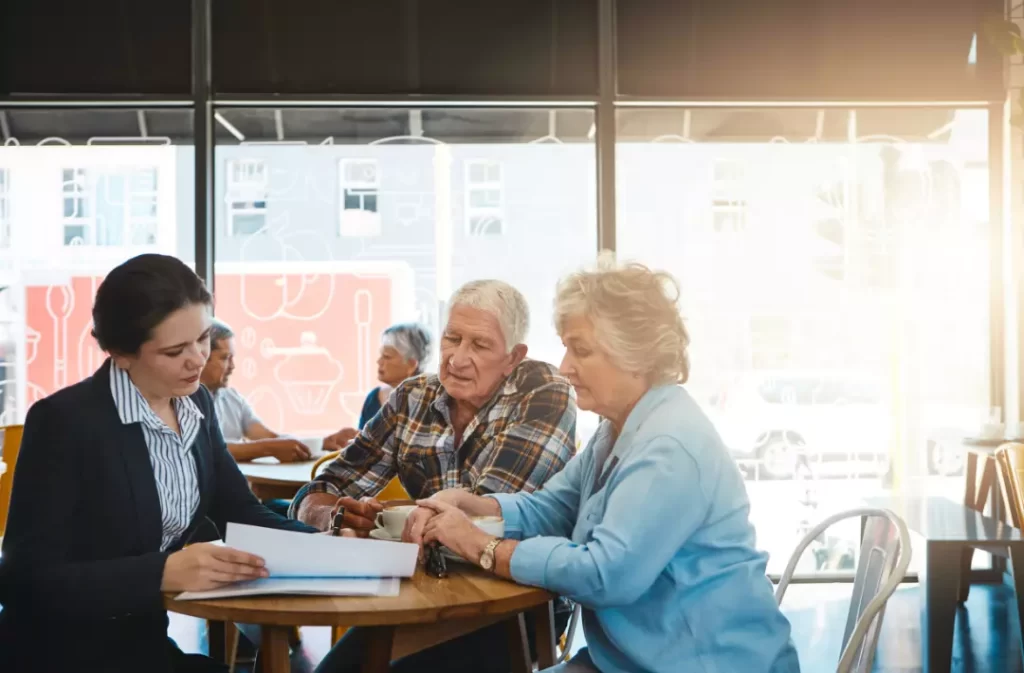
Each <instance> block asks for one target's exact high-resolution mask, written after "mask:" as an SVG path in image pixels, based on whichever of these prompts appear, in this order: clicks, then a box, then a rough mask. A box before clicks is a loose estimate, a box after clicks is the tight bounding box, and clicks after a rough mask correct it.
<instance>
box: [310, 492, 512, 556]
mask: <svg viewBox="0 0 1024 673" xmlns="http://www.w3.org/2000/svg"><path fill="white" fill-rule="evenodd" d="M466 495H467V492H466V491H465V490H463V489H448V490H445V491H441V492H439V493H436V494H435V495H434V496H433V497H431V498H428V499H424V500H417V501H416V504H417V505H418V507H417V508H416V509H415V510H413V512H412V513H411V514H410V515H409V518H408V519H406V521H405V529H404V530H403V531H402V541H403V542H409V543H412V544H415V545H419V547H420V559H421V560H422V558H423V546H424V545H426V544H430V543H434V542H437V543H439V544H442V545H444V546H445V547H448V549H450V550H452V551H453V552H454V553H456V554H458V555H459V556H461V557H462V558H464V559H466V560H468V561H470V562H473V563H475V562H476V561H477V559H478V558H479V557H480V554H481V553H482V551H483V548H484V547H486V546H487V543H488V542H489V541H490V540H491V539H492V538H491V536H490V535H488V534H487V533H485V532H484V531H482V530H481V529H480V528H479V527H477V526H476V525H475V524H474V523H473V522H472V521H471V520H470V518H469V516H468V515H467V514H466V513H465V512H463V511H462V509H460V508H459V503H460V501H461V499H462V498H463V497H465V496H466ZM338 504H340V505H341V506H343V507H344V508H345V527H346V528H347V529H350V530H351V531H353V533H349V535H352V534H354V535H356V536H359V537H367V536H368V535H369V534H370V531H372V530H373V529H374V528H376V527H377V524H376V519H377V515H378V514H379V513H380V512H382V511H384V505H382V504H381V503H380V502H379V501H378V500H377V499H376V498H362V499H360V500H356V499H354V498H348V497H343V498H341V499H340V500H339V501H338ZM323 527H324V526H321V528H323ZM346 532H347V531H346Z"/></svg>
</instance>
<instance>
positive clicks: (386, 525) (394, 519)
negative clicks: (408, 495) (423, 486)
mask: <svg viewBox="0 0 1024 673" xmlns="http://www.w3.org/2000/svg"><path fill="white" fill-rule="evenodd" d="M415 509H416V505H398V506H397V507H388V508H387V509H385V510H384V511H383V512H381V513H380V514H378V515H377V519H376V522H375V523H376V524H377V528H380V529H383V530H384V532H385V533H387V534H388V535H390V536H391V537H402V531H403V530H405V520H406V519H408V518H409V515H410V514H412V513H413V510H415Z"/></svg>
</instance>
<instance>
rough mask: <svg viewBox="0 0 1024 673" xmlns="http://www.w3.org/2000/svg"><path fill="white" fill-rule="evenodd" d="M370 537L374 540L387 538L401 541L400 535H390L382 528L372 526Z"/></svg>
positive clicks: (389, 540) (392, 540)
mask: <svg viewBox="0 0 1024 673" xmlns="http://www.w3.org/2000/svg"><path fill="white" fill-rule="evenodd" d="M370 537H372V538H373V539H374V540H387V541H388V542H401V541H402V538H401V537H391V535H390V534H389V533H388V532H387V531H386V530H384V529H383V528H374V529H373V530H371V531H370Z"/></svg>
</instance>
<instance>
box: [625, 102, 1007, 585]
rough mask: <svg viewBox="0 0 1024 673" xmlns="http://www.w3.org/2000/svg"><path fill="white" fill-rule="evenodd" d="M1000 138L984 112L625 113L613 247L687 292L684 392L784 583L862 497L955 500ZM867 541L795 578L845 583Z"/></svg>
mask: <svg viewBox="0 0 1024 673" xmlns="http://www.w3.org/2000/svg"><path fill="white" fill-rule="evenodd" d="M986 129H987V118H986V113H985V111H984V110H922V109H913V110H911V109H902V110H893V109H868V110H839V109H828V110H820V111H819V110H808V109H790V110H773V109H757V110H712V109H694V110H642V109H632V110H623V111H620V113H619V117H618V131H619V136H618V145H617V161H618V163H617V168H618V193H617V195H618V226H617V246H618V255H619V257H620V258H621V259H636V260H639V261H643V262H645V263H647V264H650V265H652V266H655V267H660V268H664V269H667V270H668V271H670V272H672V273H673V274H674V275H675V276H676V277H677V278H678V279H679V281H680V283H681V285H682V293H683V294H682V297H683V310H684V313H685V315H686V318H687V324H688V326H689V329H690V331H691V336H692V340H693V345H692V353H691V357H692V363H693V365H692V375H691V379H690V381H689V383H688V384H687V388H688V389H689V390H690V392H691V393H692V394H693V395H694V396H695V397H696V398H697V399H698V400H699V401H700V402H701V403H702V404H703V405H704V408H705V409H706V411H707V412H708V414H709V415H710V416H711V418H712V419H713V420H714V422H715V424H716V426H717V428H718V430H719V431H720V433H721V435H722V437H723V438H724V440H725V441H726V443H727V444H728V446H729V449H730V451H731V452H732V454H733V456H734V457H735V458H736V460H737V461H738V462H739V463H740V464H741V466H742V468H743V470H744V471H745V474H746V476H747V479H748V490H749V493H750V497H751V503H752V508H751V517H752V519H753V521H754V523H755V525H756V527H757V529H758V533H759V535H758V538H759V545H760V546H761V547H763V548H765V549H767V550H768V551H769V552H770V553H771V555H772V557H771V562H770V565H769V570H770V571H772V572H780V571H781V570H782V569H783V566H784V564H785V562H786V560H787V558H788V554H789V553H790V551H791V550H792V549H793V546H794V544H795V543H796V541H797V540H798V539H799V538H800V537H801V536H802V534H803V533H804V532H805V531H806V529H807V527H808V525H810V524H813V523H815V522H816V521H818V520H820V519H821V518H823V517H824V516H825V515H826V514H829V513H831V512H834V511H838V510H842V509H845V508H850V507H854V506H857V505H858V504H859V503H862V502H863V499H864V498H869V497H871V496H872V495H883V494H886V493H888V492H890V491H897V492H904V493H907V492H910V493H914V492H931V493H936V494H942V495H947V496H950V497H952V498H954V499H955V498H957V497H959V496H960V493H962V490H963V477H962V476H959V475H961V471H962V466H963V454H962V446H961V444H960V440H961V439H962V438H963V437H964V436H967V435H975V434H977V433H978V432H980V431H981V428H982V424H983V423H984V422H985V421H986V420H987V418H988V416H989V414H990V413H991V410H990V409H989V369H990V366H989V259H990V257H989V255H990V251H989V236H988V232H989V218H988V203H989V201H988V198H989V197H988V160H987V147H988V145H987V135H986V133H987V130H986ZM680 130H684V132H683V133H682V134H680ZM856 535H857V530H856V525H855V524H854V525H853V526H852V528H851V529H850V530H849V531H848V535H847V536H846V537H843V538H842V539H841V538H840V537H836V538H830V539H828V540H823V541H822V544H821V546H820V548H819V549H818V550H817V551H816V553H815V554H814V555H811V556H808V559H809V560H808V565H806V566H805V567H803V568H802V569H801V570H802V571H804V572H815V571H821V572H825V571H844V570H851V569H852V567H853V565H852V563H853V560H854V550H855V549H856V546H857V545H856V542H855V541H856Z"/></svg>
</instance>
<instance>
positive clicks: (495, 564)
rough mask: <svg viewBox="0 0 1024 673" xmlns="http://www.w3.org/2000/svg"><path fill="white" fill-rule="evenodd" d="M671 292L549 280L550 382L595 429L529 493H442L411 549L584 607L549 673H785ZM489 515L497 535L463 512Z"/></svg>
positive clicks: (635, 276)
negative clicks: (696, 396)
mask: <svg viewBox="0 0 1024 673" xmlns="http://www.w3.org/2000/svg"><path fill="white" fill-rule="evenodd" d="M678 295H679V290H678V287H677V286H676V284H675V281H674V280H673V279H672V278H671V276H668V275H667V274H664V273H656V272H653V271H651V270H649V269H647V268H646V267H643V266H640V265H629V266H625V267H620V268H615V267H610V266H609V265H608V264H604V265H601V266H599V268H598V269H597V270H596V271H590V272H580V273H577V274H574V275H572V276H570V277H568V278H567V279H565V280H564V281H563V282H562V283H560V285H559V288H558V293H557V298H556V300H555V305H556V310H555V323H556V326H557V328H558V332H559V334H560V336H561V338H562V342H563V343H564V344H565V347H566V354H565V358H564V360H563V361H562V367H561V370H562V373H563V374H564V375H565V376H566V377H568V379H569V381H570V382H571V383H572V384H573V386H574V387H575V389H576V395H577V404H578V406H579V408H580V409H589V410H592V411H595V412H597V413H598V414H599V415H600V416H602V417H603V419H604V420H603V421H602V423H601V426H600V428H599V429H598V431H597V433H596V435H595V436H594V437H593V439H592V440H591V441H590V444H589V445H588V447H587V448H586V450H584V451H582V452H581V453H580V454H579V455H577V456H576V457H575V458H574V459H573V460H572V461H571V462H569V464H568V465H567V466H566V468H565V469H564V470H563V471H562V472H561V473H559V474H557V475H555V476H554V477H553V478H552V479H551V480H550V481H549V482H548V483H547V484H546V485H545V486H544V488H543V489H541V490H539V491H537V492H535V493H532V494H526V493H521V494H512V495H494V496H486V497H481V496H476V495H472V494H470V493H468V492H466V491H460V490H449V491H442V492H441V493H439V494H437V495H436V496H434V497H433V498H431V499H429V500H424V501H421V503H420V504H421V506H423V507H425V508H429V509H431V510H433V511H434V512H435V515H434V516H433V517H431V518H430V519H429V520H427V522H426V523H425V524H424V525H423V526H422V528H421V529H420V530H415V531H410V532H409V533H410V535H409V537H411V538H412V539H413V540H414V541H417V542H423V543H430V542H435V541H437V542H440V543H441V544H444V545H446V546H447V547H449V548H450V549H452V550H453V551H454V552H455V553H457V554H459V555H460V556H462V557H463V558H465V559H467V560H470V561H472V562H475V563H477V564H478V565H480V566H481V567H482V568H484V569H486V570H490V571H492V572H495V573H497V574H498V575H500V576H503V577H508V578H511V579H513V580H515V581H517V582H520V583H523V584H530V585H535V586H539V587H544V588H545V589H549V590H551V591H553V592H555V593H558V594H561V595H563V596H568V597H569V598H572V599H575V600H576V601H578V602H579V603H580V604H582V606H583V629H584V633H585V634H586V640H587V645H588V647H587V648H586V649H584V650H582V651H581V652H580V653H579V654H578V655H577V656H576V657H574V658H573V659H572V661H571V662H568V663H566V664H562V665H560V666H558V667H556V668H555V669H551V670H557V671H563V672H568V671H572V672H577V671H578V672H581V673H582V672H590V671H601V672H602V673H612V672H619V671H622V672H627V673H651V672H653V673H669V672H671V673H678V672H679V671H686V672H687V673H691V672H694V671H704V672H706V673H711V672H716V673H732V672H739V671H742V672H743V673H793V672H796V671H798V670H799V663H798V661H797V655H796V651H795V650H794V648H793V645H792V642H791V640H790V625H789V622H788V621H787V620H786V618H785V617H784V616H783V615H782V613H781V612H780V611H779V608H778V607H777V605H776V603H775V598H774V596H773V591H772V585H771V583H770V582H769V580H768V578H767V577H766V576H765V566H766V563H767V556H766V554H764V553H762V552H759V551H757V550H756V549H755V547H754V529H753V527H752V526H751V524H750V520H749V510H750V503H749V501H748V499H747V493H746V489H745V487H744V484H743V479H742V477H741V475H740V472H739V470H738V468H737V467H736V465H735V463H734V462H733V461H732V459H731V458H730V457H729V453H728V451H727V450H726V447H725V446H724V445H723V443H722V440H721V438H719V436H718V433H717V432H716V431H715V428H714V427H713V426H712V424H711V423H710V421H708V419H707V417H706V416H705V415H704V413H703V412H702V411H701V410H700V408H699V407H698V405H697V403H696V402H694V400H693V398H692V397H690V395H689V394H688V393H687V392H686V391H685V390H684V389H683V388H682V387H680V386H679V385H678V383H680V382H683V381H685V380H686V378H687V374H688V369H689V367H688V361H687V356H686V348H687V345H688V343H689V337H688V335H687V333H686V329H685V328H684V326H683V321H682V318H681V317H680V315H679V309H678V306H677V304H678ZM483 515H501V516H503V517H504V518H505V522H506V523H505V530H506V533H505V534H506V536H507V538H505V539H499V538H495V537H492V536H490V535H488V534H487V533H485V532H483V531H482V530H480V529H479V528H477V527H476V526H475V525H473V523H472V521H471V520H470V519H469V517H470V516H483Z"/></svg>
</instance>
